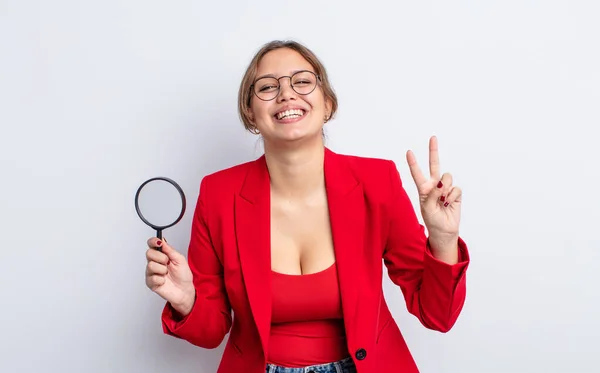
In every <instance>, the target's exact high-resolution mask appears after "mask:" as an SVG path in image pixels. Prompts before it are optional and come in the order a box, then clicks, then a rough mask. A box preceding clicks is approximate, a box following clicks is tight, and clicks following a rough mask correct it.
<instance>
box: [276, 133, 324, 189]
mask: <svg viewBox="0 0 600 373" xmlns="http://www.w3.org/2000/svg"><path fill="white" fill-rule="evenodd" d="M324 157H325V146H324V144H323V141H322V140H321V141H318V142H314V143H313V144H311V145H307V144H303V146H299V147H296V148H294V147H290V148H275V147H269V146H267V144H265V159H266V162H267V167H268V169H269V176H270V178H271V191H272V192H273V193H275V194H277V195H279V196H282V197H286V198H305V197H309V196H311V195H314V193H318V192H320V191H322V190H323V188H324V185H325V179H324V170H323V169H324V167H323V166H324Z"/></svg>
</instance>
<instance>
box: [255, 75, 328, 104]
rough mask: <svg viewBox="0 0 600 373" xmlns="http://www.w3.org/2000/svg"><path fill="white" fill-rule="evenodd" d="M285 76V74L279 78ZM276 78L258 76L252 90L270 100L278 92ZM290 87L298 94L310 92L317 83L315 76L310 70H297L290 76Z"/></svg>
mask: <svg viewBox="0 0 600 373" xmlns="http://www.w3.org/2000/svg"><path fill="white" fill-rule="evenodd" d="M282 78H286V77H285V76H282V77H280V78H279V79H282ZM279 79H277V78H273V77H265V78H260V79H258V80H257V81H256V83H254V92H255V93H256V96H258V98H260V99H261V100H272V99H274V98H275V97H277V95H278V94H279V88H280V84H279V83H280V81H279ZM290 84H291V86H292V89H293V90H294V91H295V92H296V93H298V94H299V95H307V94H309V93H311V92H312V91H313V90H314V89H315V87H316V85H317V77H316V75H315V74H314V73H313V72H311V71H299V72H297V73H295V74H294V75H292V76H291V78H290Z"/></svg>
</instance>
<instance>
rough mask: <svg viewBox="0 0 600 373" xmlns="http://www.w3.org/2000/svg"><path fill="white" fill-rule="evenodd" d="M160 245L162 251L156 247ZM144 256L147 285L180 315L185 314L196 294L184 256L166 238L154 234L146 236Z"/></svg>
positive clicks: (192, 303)
mask: <svg viewBox="0 0 600 373" xmlns="http://www.w3.org/2000/svg"><path fill="white" fill-rule="evenodd" d="M159 247H160V248H161V249H162V251H159V250H157V248H159ZM146 260H147V261H148V264H147V266H146V286H148V288H149V289H150V290H152V291H153V292H155V293H156V294H158V295H160V296H161V297H162V298H163V299H164V300H166V301H167V302H169V303H170V304H171V306H172V307H173V308H174V309H175V310H176V311H177V312H179V314H180V315H181V316H182V317H185V316H187V315H188V314H189V313H190V312H191V310H192V307H193V305H194V301H195V297H196V290H195V289H194V283H193V277H192V271H191V270H190V267H189V265H188V262H187V259H186V258H185V257H184V256H183V255H181V254H180V253H179V252H177V251H176V250H175V249H173V248H172V247H171V246H170V245H169V244H168V243H167V242H166V241H162V242H161V241H160V240H158V238H156V237H153V238H150V239H148V251H146Z"/></svg>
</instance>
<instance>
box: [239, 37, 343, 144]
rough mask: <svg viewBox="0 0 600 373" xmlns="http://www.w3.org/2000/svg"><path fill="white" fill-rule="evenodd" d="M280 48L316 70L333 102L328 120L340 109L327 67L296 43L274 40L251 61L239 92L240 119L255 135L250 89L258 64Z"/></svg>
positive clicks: (326, 97) (326, 93) (264, 46)
mask: <svg viewBox="0 0 600 373" xmlns="http://www.w3.org/2000/svg"><path fill="white" fill-rule="evenodd" d="M280 48H288V49H291V50H294V51H296V52H298V53H300V55H301V56H302V57H304V59H306V60H307V61H308V63H310V64H311V65H312V67H313V69H315V73H316V74H317V75H318V76H319V78H320V82H321V84H320V86H321V88H322V89H323V95H324V96H325V99H326V100H329V101H330V102H331V112H330V113H329V115H328V117H327V118H326V120H330V119H331V118H333V116H334V114H335V112H336V111H337V108H338V101H337V96H336V94H335V91H334V90H333V87H332V86H331V83H330V82H329V78H328V76H327V71H326V70H325V66H323V64H322V63H321V61H320V60H319V59H318V58H317V56H316V55H315V54H314V53H313V52H312V51H311V50H310V49H308V48H307V47H305V46H304V45H302V44H300V43H298V42H296V41H290V40H274V41H271V42H269V43H266V44H265V45H263V46H262V48H260V50H259V51H258V52H257V53H256V54H255V55H254V57H253V58H252V60H251V61H250V64H249V65H248V68H247V69H246V72H245V74H244V77H243V78H242V82H241V84H240V89H239V92H238V113H239V115H240V119H241V120H242V123H243V124H244V127H245V128H246V129H247V130H248V131H250V132H251V133H254V134H257V133H258V132H257V130H256V127H255V126H254V124H252V121H251V120H250V116H249V113H250V100H251V98H252V96H253V93H252V91H251V89H250V87H251V86H252V84H253V83H254V79H256V72H257V70H258V64H259V63H260V61H261V60H262V58H263V57H264V56H265V55H266V54H267V53H269V52H271V51H273V50H276V49H280Z"/></svg>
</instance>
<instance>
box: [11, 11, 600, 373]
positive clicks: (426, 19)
mask: <svg viewBox="0 0 600 373" xmlns="http://www.w3.org/2000/svg"><path fill="white" fill-rule="evenodd" d="M599 11H600V6H599V5H598V2H594V1H567V0H560V1H559V0H552V1H548V0H545V1H541V0H538V1H535V0H520V1H506V0H504V1H499V0H498V1H490V0H488V1H473V0H470V1H467V0H462V1H461V0H459V1H439V0H438V1H411V2H408V1H401V2H389V1H369V2H346V1H340V0H336V1H327V2H323V3H320V2H317V1H302V2H292V3H291V2H279V1H262V2H245V1H240V0H238V1H229V2H210V3H207V2H204V1H141V0H130V1H125V0H122V1H118V0H104V1H75V0H71V1H68V0H59V1H23V0H21V1H17V0H0V124H1V126H2V132H1V138H2V146H1V147H0V149H1V150H0V152H1V168H0V170H1V173H2V177H1V180H2V183H1V184H0V185H1V193H0V202H1V207H0V214H1V221H0V223H1V228H2V241H1V243H2V250H1V253H2V255H1V258H2V266H1V267H2V268H1V270H0V276H1V277H0V278H1V284H2V285H1V289H2V296H1V302H2V306H1V307H0V322H1V325H2V327H1V331H0V344H1V346H0V371H1V372H86V373H100V372H102V373H104V372H111V373H112V372H119V373H120V372H145V373H149V372H157V373H158V372H181V373H183V372H196V373H209V372H214V371H215V369H216V367H217V364H218V362H219V359H220V357H221V352H222V347H223V346H221V347H219V348H217V349H216V350H202V349H199V348H196V347H194V346H192V345H190V344H188V343H186V342H184V341H179V340H176V339H174V338H171V337H167V336H165V335H163V334H162V330H161V325H160V312H161V310H162V307H163V301H162V299H160V298H159V297H158V296H157V295H155V294H153V293H151V292H150V291H149V290H148V289H147V288H146V287H145V284H144V268H145V264H146V263H145V258H144V252H145V250H146V240H147V238H148V237H150V236H152V235H153V234H154V233H153V231H152V230H151V229H150V228H148V227H147V226H145V225H144V224H143V223H142V222H141V221H140V220H139V219H138V217H137V215H136V213H135V210H134V205H133V197H134V193H135V191H136V189H137V187H138V185H139V184H140V183H141V182H143V181H144V180H146V179H148V178H150V177H153V176H157V175H164V176H169V177H172V178H173V179H175V180H177V181H178V182H179V183H180V184H181V186H182V187H183V188H184V189H185V192H186V194H187V196H188V201H189V205H188V212H187V213H186V215H185V217H184V219H183V220H182V222H181V223H180V224H179V225H178V226H176V227H174V228H172V229H170V230H169V231H167V232H166V233H165V235H166V236H167V238H168V239H169V241H170V242H171V243H172V244H173V245H174V246H176V247H177V248H178V249H179V250H180V251H183V252H186V245H187V243H188V239H189V229H190V218H191V215H192V213H193V209H194V206H195V201H196V197H197V193H198V187H199V183H200V180H201V178H202V177H203V176H204V175H206V174H207V173H210V172H213V171H216V170H218V169H221V168H225V167H229V166H231V165H234V164H236V163H239V162H245V161H247V160H251V159H254V158H256V157H258V156H259V155H260V154H261V152H262V148H261V143H260V141H259V140H258V139H257V138H256V137H254V136H252V135H250V134H247V133H246V132H245V131H244V129H243V128H242V125H241V124H240V121H239V119H238V117H237V111H236V110H237V108H236V99H237V90H238V85H239V82H240V79H241V76H242V74H243V71H244V68H245V67H246V65H247V63H248V62H249V60H250V58H251V57H252V55H253V53H254V52H256V51H257V49H258V48H259V47H260V46H261V45H262V44H263V43H265V42H267V41H269V40H272V39H280V38H283V39H287V38H290V39H294V40H297V41H300V42H302V43H305V44H306V45H307V46H309V47H310V48H311V49H313V50H314V51H315V52H316V53H317V55H318V56H319V57H320V58H322V60H323V62H324V63H325V65H326V67H327V69H328V71H329V73H330V75H331V80H332V83H333V85H334V88H335V89H336V91H337V93H338V95H339V101H340V111H339V115H338V116H337V118H336V119H335V120H333V121H332V122H330V123H328V124H327V126H326V129H327V136H328V143H327V144H328V146H329V147H331V148H332V149H333V150H334V151H337V152H341V153H350V154H356V155H365V156H373V157H382V158H388V159H393V160H394V161H396V163H397V165H398V167H399V170H400V172H401V175H402V176H403V179H404V183H405V187H406V189H407V191H408V193H409V195H410V196H411V198H412V200H413V203H416V202H417V200H416V189H415V187H414V183H413V181H412V179H411V177H410V174H409V172H408V167H407V165H406V161H405V152H406V150H407V149H413V150H414V151H415V152H416V154H417V156H418V160H419V161H420V163H421V165H422V167H423V168H425V169H426V165H427V143H428V139H429V136H431V135H434V134H435V135H437V136H438V137H439V141H440V148H441V149H440V151H441V163H442V167H443V171H447V172H451V173H452V174H453V175H454V180H455V183H456V184H457V185H459V186H461V187H462V188H463V190H464V213H463V220H462V224H461V234H462V236H463V237H464V238H465V240H466V241H467V243H468V244H469V247H470V250H471V254H472V264H471V267H470V270H469V277H468V296H467V302H466V305H465V308H464V311H463V313H462V315H461V317H460V319H459V321H458V323H457V324H456V326H455V327H454V329H453V330H452V331H451V332H450V333H448V334H439V333H436V332H432V331H428V330H426V329H424V328H423V327H421V326H420V325H419V324H418V322H417V320H416V319H415V318H414V317H412V316H410V315H408V314H407V312H406V309H405V305H404V301H403V299H402V296H401V294H400V291H399V289H396V288H395V287H394V286H392V285H391V283H390V282H389V281H388V280H387V279H386V283H385V292H386V294H387V297H388V300H389V303H390V306H391V309H392V312H393V314H394V316H395V317H396V319H397V321H398V323H399V324H400V326H401V329H402V331H403V332H404V334H405V336H406V339H407V341H408V343H409V346H410V348H411V350H412V352H413V354H414V357H415V359H416V360H417V362H418V364H419V366H420V368H421V370H422V372H423V373H438V372H448V373H451V372H452V373H459V372H460V373H466V372H468V373H479V372H486V373H492V372H499V373H500V372H502V373H504V372H544V373H548V372H592V371H597V369H598V366H599V365H600V364H599V358H598V352H597V351H598V348H599V347H600V343H599V342H598V335H599V334H600V322H599V318H600V317H599V314H600V307H599V305H600V296H599V291H598V283H599V282H600V265H599V262H600V255H599V254H598V252H599V251H600V250H599V249H600V239H599V237H598V225H599V223H600V204H599V202H598V201H599V200H600V190H599V187H600V178H599V176H598V171H597V168H596V165H597V162H598V160H600V152H599V150H598V136H599V131H598V126H599V125H600V111H599V110H598V108H599V103H600V88H599V86H600V51H599V46H600V23H598V16H599V15H600V13H599Z"/></svg>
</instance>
